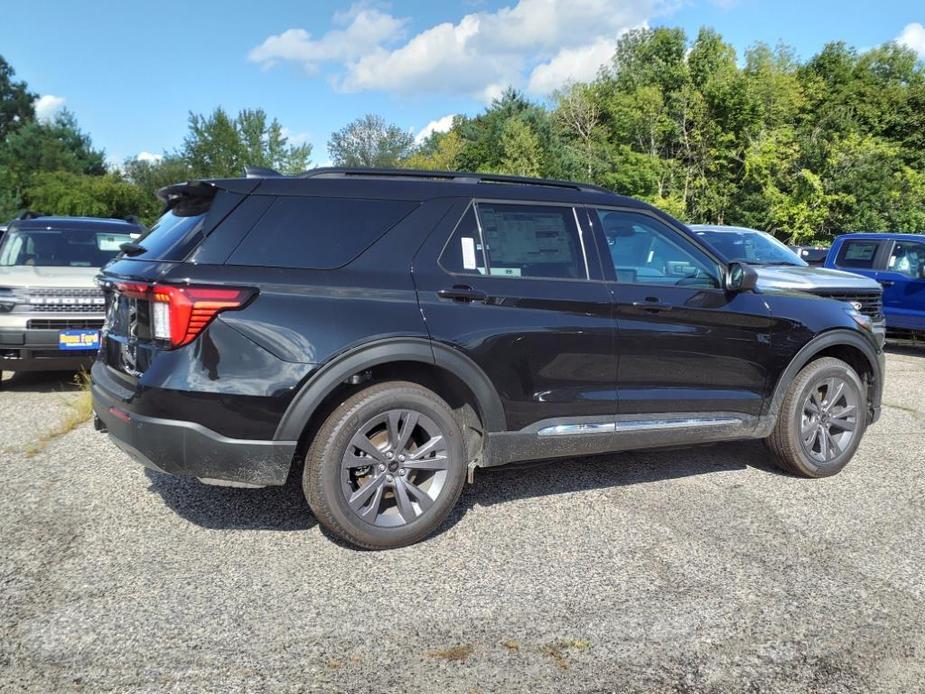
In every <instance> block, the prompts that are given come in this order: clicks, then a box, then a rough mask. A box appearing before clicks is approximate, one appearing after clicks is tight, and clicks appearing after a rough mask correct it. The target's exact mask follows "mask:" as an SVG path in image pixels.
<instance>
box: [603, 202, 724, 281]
mask: <svg viewBox="0 0 925 694" xmlns="http://www.w3.org/2000/svg"><path fill="white" fill-rule="evenodd" d="M597 216H598V220H599V222H600V228H601V229H602V230H603V232H604V236H605V238H606V239H607V248H608V250H609V251H610V257H611V260H612V261H613V267H614V271H615V272H616V276H617V281H618V282H625V283H627V284H661V285H665V284H676V285H701V286H707V287H718V286H719V284H720V282H719V277H720V270H719V268H718V267H717V265H716V263H715V262H713V260H711V259H710V257H709V256H708V255H706V254H705V253H704V252H703V251H701V250H700V249H699V248H697V246H696V245H694V244H693V243H691V242H690V241H688V240H687V239H685V238H684V237H683V236H681V234H680V233H678V232H676V231H674V230H672V229H670V228H668V227H667V226H666V225H664V224H662V223H661V222H659V221H658V220H657V219H655V218H653V217H649V216H648V215H644V214H638V213H635V212H618V211H613V210H597Z"/></svg>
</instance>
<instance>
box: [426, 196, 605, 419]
mask: <svg viewBox="0 0 925 694" xmlns="http://www.w3.org/2000/svg"><path fill="white" fill-rule="evenodd" d="M514 207H515V206H514V205H499V204H498V203H494V202H490V203H489V202H486V203H484V205H483V208H482V215H483V217H484V219H485V220H486V222H485V226H486V227H487V228H484V229H483V228H480V226H479V224H478V222H477V218H476V215H475V210H474V207H469V208H468V209H467V207H466V204H465V203H461V204H460V205H457V207H456V208H455V209H454V210H453V211H451V213H450V214H448V215H447V218H446V219H445V220H444V223H443V224H441V226H440V227H438V228H437V229H436V230H435V231H434V232H433V233H432V234H431V236H430V237H429V238H428V240H427V242H426V243H425V244H424V246H423V247H422V248H421V250H420V251H419V252H418V254H417V256H416V257H415V260H414V280H415V285H416V287H417V290H418V295H419V300H420V304H421V310H422V312H423V314H424V318H425V320H426V323H427V326H428V330H429V331H430V334H431V337H432V338H433V339H435V340H437V341H440V342H443V343H446V344H449V345H452V346H454V347H456V348H458V349H460V350H462V351H463V352H464V353H465V354H466V355H467V356H469V357H470V358H471V359H473V360H474V361H475V362H476V364H478V365H479V366H480V367H481V368H482V369H483V370H484V371H485V373H486V374H487V375H488V377H489V378H490V379H491V380H492V382H493V383H494V385H495V388H496V390H497V391H498V394H499V395H500V397H501V400H502V403H503V405H504V409H505V414H506V416H507V421H508V428H509V429H511V430H518V429H521V428H524V427H526V426H528V425H530V424H534V423H536V422H539V421H541V420H545V419H552V418H562V417H564V418H569V419H571V418H577V417H583V416H592V415H593V416H602V417H603V418H604V419H605V420H606V419H607V418H608V417H610V416H612V415H613V414H614V413H615V412H616V410H617V404H616V395H615V389H614V384H615V382H616V361H615V358H614V326H613V322H612V319H611V304H610V294H609V292H608V290H607V287H606V285H605V284H604V283H603V282H601V281H598V280H589V279H588V278H587V275H588V271H587V269H586V265H585V256H586V254H587V253H588V252H590V253H591V254H592V255H591V258H589V261H591V262H594V263H596V262H597V256H596V252H595V251H594V249H593V248H590V249H588V248H585V247H583V244H582V239H581V234H582V233H583V230H580V229H578V227H577V225H576V224H575V222H574V212H573V210H572V208H571V207H563V208H561V214H559V212H558V211H557V210H550V209H549V206H547V205H542V204H539V203H537V204H530V205H522V206H521V207H522V209H513V208H514ZM539 208H542V209H539ZM464 212H465V214H464ZM534 212H535V213H536V214H535V215H534V216H531V215H533V214H534ZM457 220H459V221H458V224H457ZM566 227H567V228H566ZM483 231H484V232H485V233H484V234H483ZM535 236H537V237H539V239H540V240H539V241H538V242H535ZM483 238H487V239H490V242H487V243H485V244H483V241H482V240H483ZM537 243H538V244H539V246H537V245H536V244H537ZM486 256H487V258H486ZM576 268H577V270H576ZM597 269H598V271H599V264H598V265H597ZM492 272H495V273H497V274H492ZM534 273H538V274H546V275H549V276H545V277H531V276H528V275H530V274H534ZM575 275H580V277H576V276H575Z"/></svg>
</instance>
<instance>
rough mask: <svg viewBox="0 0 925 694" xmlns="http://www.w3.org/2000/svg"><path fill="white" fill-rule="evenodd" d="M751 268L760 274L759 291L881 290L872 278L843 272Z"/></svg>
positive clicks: (791, 268)
mask: <svg viewBox="0 0 925 694" xmlns="http://www.w3.org/2000/svg"><path fill="white" fill-rule="evenodd" d="M751 267H752V269H753V270H754V271H755V272H756V273H758V289H759V290H760V289H796V290H799V291H813V290H819V289H850V290H868V289H880V285H879V284H878V283H877V282H875V281H874V280H872V279H871V278H869V277H864V276H863V275H855V274H854V273H853V272H844V271H842V270H830V269H828V268H821V267H797V266H796V265H752V266H751Z"/></svg>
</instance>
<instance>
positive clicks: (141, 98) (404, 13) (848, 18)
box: [0, 0, 925, 164]
mask: <svg viewBox="0 0 925 694" xmlns="http://www.w3.org/2000/svg"><path fill="white" fill-rule="evenodd" d="M0 16H2V20H0V21H2V25H3V30H2V34H3V40H2V43H0V54H2V55H3V56H4V57H5V58H6V59H7V60H8V61H9V62H10V63H11V64H12V65H13V67H14V68H15V70H16V71H17V74H18V76H19V77H20V78H22V79H25V80H26V81H28V83H29V85H30V87H31V88H32V90H33V91H35V92H37V93H38V94H41V95H42V96H43V99H42V100H41V102H40V109H39V110H40V112H41V113H49V112H53V110H54V109H55V108H56V107H59V106H60V105H61V104H63V105H64V106H66V107H67V108H69V109H71V110H72V111H73V112H74V113H75V114H76V115H77V118H78V120H79V122H80V124H81V126H82V127H83V128H84V129H85V130H87V131H89V132H90V134H91V135H92V137H93V140H94V142H95V144H96V145H97V146H102V147H104V148H105V149H106V152H107V156H108V157H109V158H110V160H112V161H116V162H120V161H122V160H123V159H124V158H126V157H129V156H133V155H137V154H139V153H141V152H149V153H155V154H157V153H161V152H163V151H165V150H168V151H169V150H172V149H174V148H176V147H178V146H179V145H180V143H181V142H182V139H183V136H184V134H185V132H186V118H187V113H188V112H189V111H194V112H197V113H206V112H209V111H211V110H212V108H214V107H215V106H218V105H221V106H224V107H225V108H227V109H229V110H231V111H236V110H238V109H240V108H246V107H258V106H259V107H262V108H264V109H265V110H266V111H267V112H268V113H269V114H270V115H271V116H274V117H276V118H278V119H279V121H280V122H281V123H282V125H283V126H284V127H285V128H286V129H287V130H288V132H290V133H291V134H292V136H293V138H294V139H295V140H307V141H309V142H311V143H312V144H313V146H314V152H313V155H312V160H313V162H314V163H315V164H324V163H326V161H327V159H328V156H327V149H326V143H327V139H328V136H329V134H330V133H331V131H333V130H336V129H338V128H340V127H342V126H343V125H344V124H345V123H347V122H349V121H350V120H352V119H354V118H356V117H358V116H361V115H363V114H364V113H367V112H376V113H380V114H382V115H383V116H385V117H386V118H387V119H389V120H391V121H393V122H396V123H398V124H399V125H401V126H402V127H404V128H407V129H410V130H414V131H415V132H416V133H419V132H420V131H421V130H422V129H423V128H425V127H427V126H428V124H432V123H435V122H439V121H440V119H442V118H444V117H446V116H448V115H450V114H453V113H469V114H472V113H477V112H478V111H479V110H480V109H481V108H482V107H483V106H484V104H485V102H486V101H487V100H489V99H490V98H491V96H492V95H493V94H496V93H497V92H498V91H499V90H500V89H501V88H503V86H505V85H507V84H514V85H515V86H517V87H518V88H521V89H525V90H527V91H528V93H530V95H531V96H532V97H534V98H537V99H541V98H543V96H544V94H547V93H548V91H549V90H550V89H552V88H555V87H556V86H558V85H560V84H561V83H562V82H563V81H564V80H567V79H582V78H585V77H587V76H590V75H593V74H594V72H595V71H596V68H597V66H598V65H599V64H600V63H601V62H602V61H604V60H606V59H607V57H609V55H610V54H611V53H612V47H613V43H614V41H615V40H616V37H617V36H618V35H619V33H620V32H621V31H623V30H625V29H627V28H629V27H633V26H640V25H643V24H647V25H649V26H659V25H667V26H680V27H683V28H684V29H685V30H687V32H688V34H689V35H694V34H696V32H697V30H698V28H699V27H701V26H711V27H713V28H715V29H717V30H718V31H720V32H721V33H722V34H723V36H724V37H725V38H726V40H728V41H730V42H731V43H732V44H734V45H735V46H736V47H737V48H738V49H739V50H740V51H741V50H744V49H745V48H746V47H748V46H750V45H752V44H754V43H755V42H758V41H764V42H767V43H772V44H774V43H777V42H780V41H783V42H785V43H787V44H789V45H791V46H793V47H794V48H795V49H796V50H797V53H798V54H799V55H800V56H803V57H807V56H810V55H812V54H813V53H814V52H816V51H817V50H818V49H819V48H821V47H822V46H823V45H824V44H825V43H826V42H828V41H831V40H844V41H846V42H847V43H849V44H851V45H854V46H856V47H858V48H862V49H863V48H869V47H872V46H876V45H878V44H880V43H883V42H885V41H890V40H902V41H904V42H905V43H907V44H908V45H910V46H912V47H913V48H915V49H916V50H918V51H919V53H920V55H922V56H923V58H925V27H923V25H925V3H923V2H922V0H880V1H879V2H877V3H876V5H873V4H872V3H870V2H867V1H861V0H854V2H851V1H850V0H844V2H838V1H837V0H506V1H498V0H446V1H443V2H434V1H430V2H428V1H426V0H393V1H392V2H378V1H377V0H369V1H361V2H358V3H351V2H328V1H323V0H319V1H315V2H311V1H309V0H302V1H298V0H267V1H266V2H263V3H255V2H253V0H248V1H247V2H244V1H239V0H225V1H223V2H220V3H219V2H208V0H199V1H198V2H190V1H189V0H161V1H159V2H157V3H154V2H125V1H124V0H120V1H115V0H95V1H94V2H93V3H83V2H80V3H78V2H73V1H72V0H34V1H33V2H31V3H24V2H13V0H0Z"/></svg>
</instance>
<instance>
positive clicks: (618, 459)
mask: <svg viewBox="0 0 925 694" xmlns="http://www.w3.org/2000/svg"><path fill="white" fill-rule="evenodd" d="M749 467H752V468H756V469H759V470H762V471H764V472H768V473H770V474H779V475H786V473H784V472H782V471H781V470H779V469H778V468H777V467H776V466H775V465H774V464H773V463H772V462H771V458H770V453H769V452H768V450H767V449H766V448H765V447H764V445H763V444H762V443H761V442H759V441H733V442H729V443H717V444H709V445H702V446H692V447H686V448H678V449H662V450H648V451H626V452H623V453H610V454H606V455H597V456H592V457H588V458H567V459H560V460H543V461H539V462H530V463H514V464H511V465H505V466H501V467H496V468H486V469H479V470H477V471H476V473H475V484H474V485H470V486H467V487H466V488H465V489H464V490H463V495H462V497H461V498H460V502H459V504H458V505H457V507H456V509H455V510H454V512H453V514H452V515H451V516H450V518H448V519H447V521H446V523H445V524H444V526H443V528H441V530H445V529H447V528H450V527H452V526H453V525H454V524H455V523H456V522H458V521H459V519H460V518H462V516H463V515H464V514H465V512H466V510H468V509H470V508H472V507H473V506H490V505H493V504H500V503H505V502H507V501H513V500H515V499H526V498H534V497H540V496H550V495H554V494H567V493H571V492H581V491H587V490H591V489H604V488H609V487H622V486H628V485H632V484H641V483H645V482H658V481H660V480H668V479H676V478H680V477H690V476H693V475H708V474H711V473H715V472H730V471H734V470H745V469H746V468H749Z"/></svg>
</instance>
